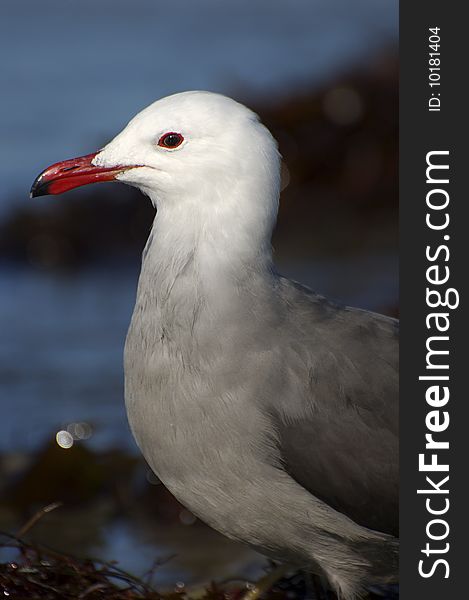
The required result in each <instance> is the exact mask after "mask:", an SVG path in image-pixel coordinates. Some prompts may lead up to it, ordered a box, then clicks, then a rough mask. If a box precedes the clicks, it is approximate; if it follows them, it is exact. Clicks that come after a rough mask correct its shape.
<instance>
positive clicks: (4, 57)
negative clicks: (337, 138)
mask: <svg viewBox="0 0 469 600" xmlns="http://www.w3.org/2000/svg"><path fill="white" fill-rule="evenodd" d="M0 12H1V18H0V57H1V59H0V60H1V71H2V73H1V75H2V84H3V86H2V87H3V91H2V94H1V96H0V139H1V140H2V142H1V147H0V180H1V182H2V187H1V190H0V215H1V214H2V212H3V213H4V211H5V210H7V207H8V206H11V202H12V197H13V196H15V199H17V200H20V201H21V202H27V192H28V190H29V185H30V183H31V181H32V180H33V178H34V177H35V175H36V174H37V172H38V171H40V170H41V169H42V168H43V167H44V166H45V165H47V164H49V163H51V162H55V161H57V160H59V159H62V158H66V157H70V156H75V155H77V154H80V153H83V152H86V151H91V150H94V149H96V147H98V146H99V145H101V144H102V143H103V142H104V141H106V140H107V139H108V138H109V137H110V136H112V135H113V134H114V133H116V132H117V131H118V130H119V129H120V128H121V127H122V126H123V125H124V124H125V122H126V120H128V119H129V118H130V117H131V116H132V115H133V114H134V113H136V112H137V111H138V110H139V109H140V108H142V107H144V106H145V105H147V104H149V103H150V102H151V101H153V100H154V99H156V98H158V97H160V96H163V95H166V94H170V93H174V92H177V91H181V90H184V89H210V90H215V91H221V92H225V93H228V94H230V93H231V94H233V95H235V96H236V95H239V94H242V95H243V97H244V95H245V94H249V95H251V96H254V95H263V96H265V97H270V98H272V99H275V98H276V97H278V96H285V95H288V94H290V93H291V91H292V90H293V91H296V90H297V89H299V88H301V86H302V85H303V84H308V85H309V84H311V83H313V84H314V83H315V82H316V83H318V82H320V81H322V80H324V79H325V78H327V77H333V76H334V74H335V73H336V72H337V71H338V70H340V69H346V68H347V67H348V66H349V65H352V64H355V63H358V62H364V61H369V60H372V59H373V57H374V56H376V52H377V50H378V49H379V48H381V47H383V46H386V45H389V44H390V43H395V42H396V38H397V18H398V2H397V0H353V2H351V1H350V0H293V1H292V0H256V1H255V2H253V1H252V0H224V1H223V2H220V1H219V0H198V1H197V2H194V1H193V0H178V1H177V2H163V1H162V0H132V2H130V1H129V0H99V1H97V0H80V2H73V1H72V0H41V1H40V2H38V1H37V0H3V2H2V7H1V9H0Z"/></svg>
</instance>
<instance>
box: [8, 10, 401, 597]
mask: <svg viewBox="0 0 469 600" xmlns="http://www.w3.org/2000/svg"><path fill="white" fill-rule="evenodd" d="M0 11H1V19H0V57H1V59H0V61H1V74H2V81H3V92H2V95H1V96H0V139H1V148H0V181H1V182H2V185H1V188H0V326H1V336H0V396H1V407H2V418H1V419H0V529H2V530H7V531H10V532H15V531H18V530H19V529H20V528H21V527H22V526H23V525H24V524H25V523H26V522H27V521H28V519H29V518H30V517H31V516H32V515H34V513H35V512H36V511H37V510H38V509H40V508H41V507H43V506H44V505H46V504H48V503H49V502H53V501H61V502H62V503H63V505H62V507H61V508H58V509H56V510H55V511H53V512H51V513H50V514H48V515H47V516H45V517H44V518H43V519H41V520H40V521H39V522H38V523H37V524H36V525H35V526H34V527H32V528H31V529H30V530H29V531H28V533H27V537H29V538H30V539H33V540H37V541H40V542H42V543H46V544H48V545H49V546H52V547H53V548H56V549H59V550H67V551H71V552H73V553H75V554H77V555H81V556H96V557H100V558H104V559H113V560H117V561H119V564H120V565H121V566H122V567H123V568H125V569H128V570H130V571H132V572H134V573H136V574H137V575H141V574H143V573H144V572H145V571H147V570H148V569H149V568H150V567H151V566H152V564H153V563H154V561H155V560H160V561H162V563H164V564H163V565H162V566H160V567H159V568H158V569H157V572H156V577H155V583H156V585H157V586H160V587H162V588H164V587H168V588H170V587H172V586H174V584H175V582H182V583H185V584H186V585H195V584H199V583H203V582H207V581H209V580H211V579H216V580H220V579H223V578H224V577H228V576H254V575H255V574H256V572H258V570H259V568H260V566H261V565H263V564H264V563H265V559H263V558H262V557H259V556H258V555H256V554H254V553H253V552H251V551H250V550H248V549H246V548H244V547H243V546H239V545H236V544H234V543H231V542H230V541H228V540H225V539H224V538H223V537H221V536H220V535H218V534H216V533H215V532H213V531H211V530H209V529H208V528H207V527H205V526H204V525H203V524H202V523H200V522H199V521H197V519H196V518H195V517H194V516H193V515H191V514H190V513H189V512H188V511H186V510H185V509H184V508H183V507H181V506H180V505H178V504H177V502H176V501H175V500H174V499H173V498H172V497H171V496H170V494H169V493H168V492H166V491H165V489H164V487H163V486H162V485H161V484H160V483H159V481H158V479H157V478H156V477H155V476H154V475H153V474H152V473H151V472H150V471H149V469H148V467H147V466H146V465H145V463H144V462H143V460H142V459H141V457H140V455H139V453H138V451H137V449H136V446H135V444H134V442H133V439H132V437H131V434H130V431H129V429H128V426H127V421H126V417H125V413H124V404H123V374H122V349H123V344H124V338H125V334H126V329H127V325H128V322H129V319H130V315H131V312H132V309H133V302H134V297H135V289H136V282H137V277H138V272H139V268H140V254H141V251H142V248H143V246H144V243H145V239H146V236H147V235H148V232H149V229H150V225H151V222H152V219H153V216H154V214H153V210H152V207H151V205H150V203H149V201H148V200H147V199H146V198H144V197H143V196H141V195H140V194H139V193H137V192H136V191H134V190H132V189H128V188H126V187H125V186H123V185H117V184H103V185H101V186H95V187H90V188H88V189H86V188H85V189H79V190H76V191H73V192H70V193H68V194H67V195H66V196H63V197H62V196H59V197H44V198H38V199H34V200H31V199H29V196H28V193H29V187H30V185H31V183H32V181H33V179H34V178H35V176H36V175H37V173H38V172H39V171H41V170H42V169H43V168H44V167H46V166H47V165H49V164H50V163H53V162H56V161H58V160H62V159H65V158H70V157H73V156H78V155H80V154H85V153H88V152H91V151H94V150H96V149H97V148H99V147H100V146H102V145H103V144H105V143H106V142H107V141H108V140H109V139H111V138H112V137H113V136H114V135H115V134H116V133H117V132H118V131H119V130H120V129H121V128H122V127H123V126H124V125H125V124H126V122H127V121H128V120H129V119H130V118H131V117H132V116H133V115H134V114H135V113H137V112H138V111H139V110H140V109H142V108H143V107H144V106H146V105H147V104H149V103H151V102H152V101H153V100H155V99H157V98H159V97H161V96H165V95H167V94H171V93H174V92H178V91H182V90H188V89H207V90H212V91H217V92H222V93H225V94H227V95H230V96H233V97H234V98H236V99H237V100H239V101H241V102H244V103H246V104H247V105H248V106H250V107H251V108H253V109H254V110H255V111H256V112H258V113H259V115H260V116H261V118H262V119H263V121H264V122H265V123H266V124H267V125H268V126H269V127H270V129H271V130H272V131H273V133H274V135H275V136H276V138H277V139H278V141H279V144H280V150H281V152H282V154H283V157H284V161H285V164H286V167H287V168H286V169H285V173H284V176H285V183H286V184H288V185H287V187H286V188H285V190H284V191H283V193H282V198H281V209H280V215H279V222H278V226H277V229H276V232H275V237H274V247H275V256H276V262H277V265H278V267H279V269H280V270H281V271H282V272H283V274H285V275H287V276H290V277H293V278H295V279H298V280H300V281H302V282H303V283H306V284H308V285H309V286H310V287H312V288H313V289H315V290H316V291H318V292H320V293H322V294H325V295H328V296H330V297H332V298H334V299H337V300H339V301H342V302H345V303H348V304H351V305H355V306H360V307H363V308H368V309H372V310H376V311H379V312H384V313H387V314H390V315H394V316H397V314H398V306H397V301H398V289H397V285H398V273H397V202H398V196H397V141H398V140H397V118H398V104H397V98H398V77H397V40H398V29H397V23H398V3H397V0H294V1H291V0H256V1H255V2H253V1H252V0H225V1H224V2H219V1H218V0H199V1H198V2H194V1H193V0H178V1H177V2H163V1H162V0H132V2H130V1H129V0H127V1H123V0H99V1H98V0H80V2H72V1H71V0H41V1H40V2H37V0H4V1H3V2H2V8H1V9H0Z"/></svg>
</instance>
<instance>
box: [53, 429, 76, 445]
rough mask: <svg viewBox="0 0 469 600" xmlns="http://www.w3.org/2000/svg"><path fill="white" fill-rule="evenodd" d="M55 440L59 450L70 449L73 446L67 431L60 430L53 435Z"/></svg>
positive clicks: (71, 438) (71, 437)
mask: <svg viewBox="0 0 469 600" xmlns="http://www.w3.org/2000/svg"><path fill="white" fill-rule="evenodd" d="M55 440H56V442H57V444H58V445H59V446H60V447H61V448H65V449H68V448H71V447H72V446H73V436H72V434H71V433H70V432H69V431H65V430H64V429H61V430H60V431H58V432H57V433H56V435H55Z"/></svg>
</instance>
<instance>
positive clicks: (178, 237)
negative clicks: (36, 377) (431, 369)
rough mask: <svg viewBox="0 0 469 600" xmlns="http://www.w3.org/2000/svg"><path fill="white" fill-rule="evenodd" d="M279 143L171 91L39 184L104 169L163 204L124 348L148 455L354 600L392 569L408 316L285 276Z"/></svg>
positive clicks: (212, 508)
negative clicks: (351, 302) (400, 318)
mask: <svg viewBox="0 0 469 600" xmlns="http://www.w3.org/2000/svg"><path fill="white" fill-rule="evenodd" d="M280 161H281V157H280V154H279V151H278V147H277V143H276V141H275V139H274V138H273V136H272V135H271V133H270V132H269V130H268V129H267V128H266V127H265V126H264V125H263V124H262V123H261V122H260V119H259V117H258V116H257V115H256V114H255V113H254V112H252V111H251V110H249V109H248V108H246V107H245V106H243V105H242V104H240V103H238V102H236V101H234V100H232V99H230V98H228V97H226V96H223V95H220V94H215V93H211V92H204V91H192V92H183V93H180V94H175V95H172V96H169V97H166V98H162V99H160V100H158V101H156V102H154V103H153V104H151V105H150V106H148V107H147V108H145V109H144V110H143V111H142V112H140V113H139V114H137V115H136V116H135V117H134V118H133V119H132V120H131V121H130V122H129V123H128V125H127V126H126V127H125V128H124V129H123V131H122V132H121V133H119V134H118V135H117V136H116V137H115V138H114V139H113V140H112V141H111V142H110V143H108V144H107V145H106V146H105V147H104V148H103V149H102V150H100V151H98V152H96V153H93V154H88V155H86V156H83V157H79V158H75V159H72V160H66V161H63V162H59V163H56V164H54V165H52V166H50V167H49V168H47V169H46V170H45V171H43V172H42V173H41V174H40V175H39V176H38V177H37V179H36V180H35V182H34V184H33V186H32V189H31V196H33V197H34V196H41V195H45V194H60V193H62V192H66V191H67V190H71V189H72V188H76V187H78V186H82V185H86V184H89V183H94V182H102V181H113V180H116V181H121V182H123V183H126V184H128V185H131V186H134V187H137V188H139V189H140V190H141V191H142V192H143V193H144V194H146V195H147V196H149V198H150V199H151V201H152V203H153V205H154V206H155V208H156V209H157V211H156V215H155V219H154V222H153V226H152V228H151V232H150V235H149V238H148V241H147V243H146V245H145V248H144V251H143V255H142V268H141V273H140V277H139V282H138V289H137V297H136V304H135V309H134V312H133V316H132V320H131V324H130V328H129V331H128V334H127V338H126V343H125V352H124V369H125V402H126V409H127V414H128V419H129V423H130V427H131V430H132V432H133V435H134V437H135V439H136V442H137V444H138V446H139V448H140V449H141V451H142V453H143V455H144V457H145V459H146V460H147V462H148V463H149V465H150V466H151V468H152V469H153V470H154V472H155V473H156V474H157V475H158V477H159V478H160V479H161V481H162V482H163V483H164V484H165V485H166V487H167V488H168V489H169V490H170V491H171V492H172V494H173V495H174V496H175V497H176V498H177V499H178V500H179V501H180V502H181V503H182V504H184V505H185V506H186V507H187V508H188V509H189V510H190V511H191V512H192V513H194V515H196V516H197V517H199V518H200V519H201V520H202V521H205V522H206V523H207V524H208V525H210V526H211V527H213V528H214V529H216V530H218V531H220V532H221V533H223V534H225V535H226V536H228V537H229V538H232V539H234V540H238V541H241V542H244V543H247V544H249V545H250V546H251V547H253V548H254V549H256V550H258V551H260V552H261V553H263V554H264V555H266V556H268V557H271V558H273V559H274V560H278V561H281V562H283V563H286V564H287V565H294V566H297V567H299V568H301V569H303V570H305V571H308V572H310V573H313V574H316V575H318V576H320V577H322V578H324V579H326V580H327V581H328V583H329V585H330V586H331V587H332V589H333V590H334V591H335V592H336V594H337V595H338V597H340V598H343V599H344V600H353V599H355V598H358V597H360V596H361V595H362V594H363V593H365V592H366V590H367V589H369V587H370V586H372V585H385V584H388V583H392V582H396V581H397V571H398V550H399V541H398V322H397V321H396V320H394V319H391V318H389V317H386V316H382V315H379V314H376V313H372V312H368V311H366V310H359V309H355V308H351V307H348V306H340V305H338V304H335V303H333V302H330V301H329V300H327V299H325V298H324V297H322V296H320V295H317V294H316V293H314V292H312V291H311V290H310V289H308V288H306V287H304V286H302V285H301V284H299V283H297V282H295V281H291V280H289V279H287V278H285V277H283V276H281V275H280V274H279V273H278V272H277V270H276V269H275V266H274V264H273V259H272V248H271V235H272V230H273V227H274V225H275V222H276V219H277V210H278V204H279V196H280Z"/></svg>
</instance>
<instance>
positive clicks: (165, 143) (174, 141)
mask: <svg viewBox="0 0 469 600" xmlns="http://www.w3.org/2000/svg"><path fill="white" fill-rule="evenodd" d="M183 141H184V138H183V137H182V135H181V134H180V133H176V132H175V131H168V133H165V134H163V135H162V136H161V137H160V139H159V140H158V146H161V147H162V148H169V149H171V150H172V149H173V148H177V147H178V146H180V145H181V144H182V142H183Z"/></svg>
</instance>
